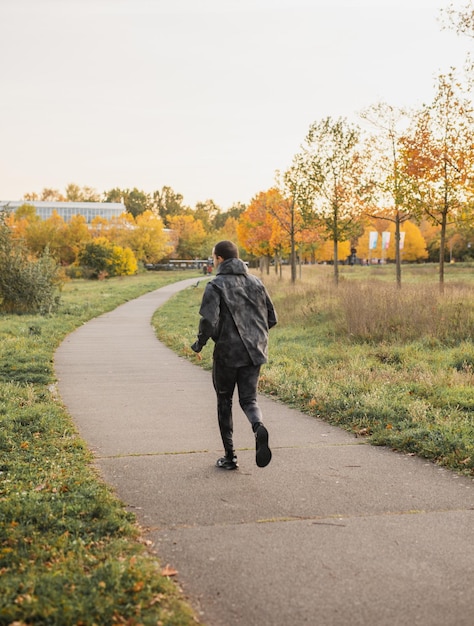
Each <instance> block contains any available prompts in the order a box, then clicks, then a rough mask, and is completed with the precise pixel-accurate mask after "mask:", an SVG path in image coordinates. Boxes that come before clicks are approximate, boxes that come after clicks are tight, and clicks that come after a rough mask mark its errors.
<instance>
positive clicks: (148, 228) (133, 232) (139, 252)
mask: <svg viewBox="0 0 474 626" xmlns="http://www.w3.org/2000/svg"><path fill="white" fill-rule="evenodd" d="M125 241H127V243H128V246H129V247H130V248H131V249H132V250H133V252H134V254H135V256H136V258H137V259H138V260H139V261H143V263H158V262H159V261H161V260H162V259H163V258H164V257H166V256H168V255H169V254H170V252H171V251H172V249H171V250H170V245H169V238H168V236H167V234H166V233H165V231H164V229H163V222H162V220H161V218H160V217H159V216H157V215H156V214H155V213H154V212H153V211H145V212H144V213H141V214H140V215H137V217H136V218H135V226H134V227H133V228H131V229H128V230H127V236H126V237H125Z"/></svg>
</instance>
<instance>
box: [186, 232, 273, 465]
mask: <svg viewBox="0 0 474 626" xmlns="http://www.w3.org/2000/svg"><path fill="white" fill-rule="evenodd" d="M212 256H213V261H214V267H215V269H216V277H215V278H214V279H213V280H211V281H210V282H209V283H208V284H207V285H206V289H205V291H204V295H203V298H202V303H201V308H200V310H199V313H200V315H201V319H200V322H199V330H198V336H197V340H196V341H195V342H194V343H193V345H192V346H191V348H192V349H193V350H194V352H201V350H202V348H203V347H204V346H205V345H206V343H207V341H208V340H209V339H210V338H212V339H213V341H214V344H215V345H214V353H213V367H212V381H213V385H214V389H215V391H216V395H217V416H218V421H219V429H220V433H221V437H222V443H223V444H224V453H225V454H224V456H223V457H221V458H220V459H218V460H217V463H216V466H217V467H220V468H222V469H228V470H234V469H237V468H238V467H239V466H238V463H237V456H236V453H235V449H234V441H233V420H232V397H233V394H234V390H235V387H236V386H237V390H238V394H239V404H240V406H241V408H242V410H243V412H244V413H245V415H246V416H247V418H248V420H249V422H250V424H251V425H252V429H253V432H254V433H255V442H256V463H257V465H258V467H266V466H267V465H268V464H269V463H270V461H271V458H272V453H271V450H270V448H269V445H268V431H267V429H266V428H265V426H264V425H263V423H262V412H261V410H260V407H259V406H258V404H257V385H258V380H259V376H260V367H261V365H262V364H263V363H266V362H267V356H268V330H269V329H270V328H272V326H275V324H276V323H277V318H276V313H275V309H274V307H273V303H272V301H271V299H270V296H269V295H268V293H267V290H266V289H265V286H264V285H263V283H262V282H261V281H260V280H259V279H258V278H256V277H255V276H253V275H252V274H249V273H248V270H247V266H246V265H245V263H244V262H243V261H242V260H241V259H239V251H238V249H237V246H236V245H235V244H234V243H233V242H232V241H220V242H219V243H217V244H216V245H215V247H214V250H213V251H212Z"/></svg>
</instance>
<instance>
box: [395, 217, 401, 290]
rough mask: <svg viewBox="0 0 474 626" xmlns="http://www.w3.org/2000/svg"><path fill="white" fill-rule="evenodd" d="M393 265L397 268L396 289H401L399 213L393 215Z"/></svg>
mask: <svg viewBox="0 0 474 626" xmlns="http://www.w3.org/2000/svg"><path fill="white" fill-rule="evenodd" d="M395 265H396V268H397V287H398V289H401V288H402V260H401V255H400V211H399V210H398V209H397V213H396V215H395Z"/></svg>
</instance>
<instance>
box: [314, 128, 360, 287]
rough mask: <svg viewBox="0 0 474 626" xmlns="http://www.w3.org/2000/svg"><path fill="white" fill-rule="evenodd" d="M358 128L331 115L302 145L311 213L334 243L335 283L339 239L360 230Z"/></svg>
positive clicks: (337, 274)
mask: <svg viewBox="0 0 474 626" xmlns="http://www.w3.org/2000/svg"><path fill="white" fill-rule="evenodd" d="M359 140H360V129H359V128H358V127H357V126H354V125H351V124H349V123H348V122H347V120H345V119H339V120H333V119H331V118H330V117H328V118H326V119H324V120H322V121H321V122H315V123H313V124H312V125H311V126H310V129H309V131H308V134H307V136H306V139H305V145H304V152H303V154H304V161H305V164H304V168H305V171H306V172H307V175H308V176H310V178H311V184H312V186H314V195H313V192H311V194H310V197H311V198H312V199H313V205H312V215H313V219H314V221H315V223H316V224H317V228H318V229H319V230H320V232H321V233H322V234H323V235H324V237H325V238H327V239H330V240H331V241H332V243H333V252H334V282H335V284H336V285H337V284H338V282H339V267H338V264H339V255H338V244H339V242H342V241H346V240H350V239H351V238H352V237H354V236H356V235H358V234H359V233H360V223H359V219H358V218H359V215H360V212H361V210H362V206H363V199H364V196H365V194H366V191H365V188H364V182H363V181H364V180H365V178H364V159H363V158H362V156H361V152H360V144H359Z"/></svg>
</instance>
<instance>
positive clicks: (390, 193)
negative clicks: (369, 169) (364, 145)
mask: <svg viewBox="0 0 474 626" xmlns="http://www.w3.org/2000/svg"><path fill="white" fill-rule="evenodd" d="M362 118H363V119H365V120H367V121H368V122H370V123H371V124H372V125H373V126H375V128H376V129H377V131H378V132H377V134H376V135H372V136H371V138H370V152H371V156H372V161H373V162H374V172H373V175H372V184H373V191H374V194H375V204H376V205H377V206H378V207H384V209H383V211H381V215H379V214H378V213H379V210H378V209H377V208H375V209H374V210H369V211H367V214H368V215H369V216H370V217H371V218H375V219H379V218H382V219H384V220H388V221H390V222H393V224H394V225H395V229H394V230H395V232H394V235H395V241H394V250H395V265H396V280H397V287H399V288H400V287H401V285H402V268H401V245H400V239H401V228H402V225H403V224H404V223H405V222H407V221H408V220H409V219H410V218H412V217H413V213H414V211H413V205H412V204H411V203H410V197H411V195H412V185H411V181H410V179H409V177H408V176H407V175H406V173H405V172H404V171H403V168H402V167H401V161H402V159H401V150H402V145H401V140H402V137H403V135H402V130H401V129H400V125H401V123H402V122H404V121H406V119H407V115H406V113H405V112H404V111H402V110H401V109H395V108H394V107H392V106H390V105H389V104H386V103H380V104H378V105H375V106H373V107H371V108H369V109H367V110H366V111H364V112H363V113H362ZM388 207H390V208H388Z"/></svg>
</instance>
